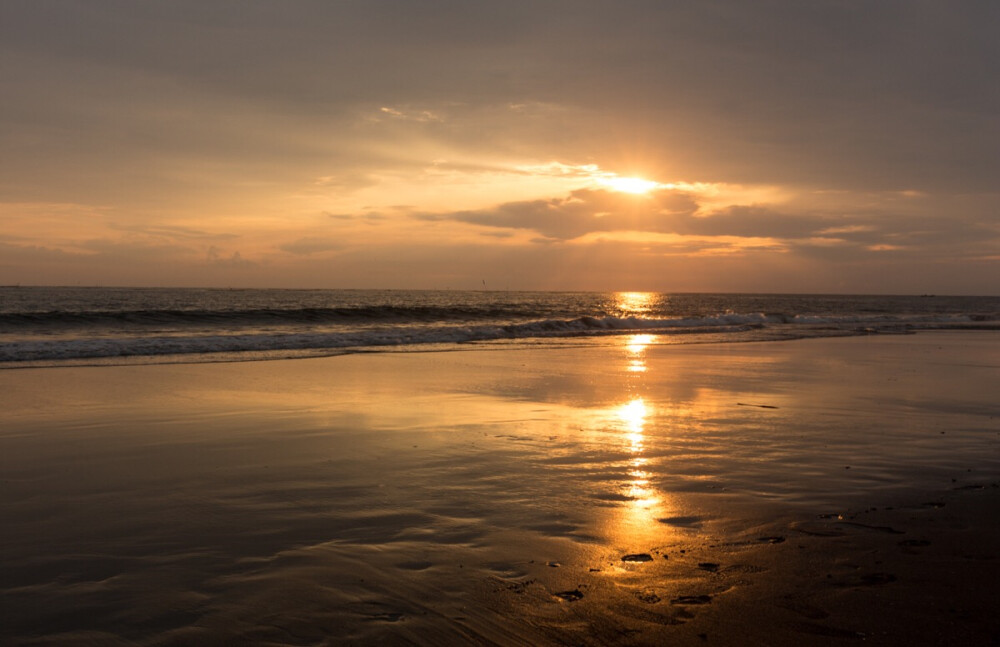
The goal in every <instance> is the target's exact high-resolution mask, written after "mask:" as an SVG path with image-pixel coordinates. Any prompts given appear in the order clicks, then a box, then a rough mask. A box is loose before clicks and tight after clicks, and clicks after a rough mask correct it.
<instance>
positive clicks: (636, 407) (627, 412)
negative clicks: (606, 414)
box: [618, 398, 647, 452]
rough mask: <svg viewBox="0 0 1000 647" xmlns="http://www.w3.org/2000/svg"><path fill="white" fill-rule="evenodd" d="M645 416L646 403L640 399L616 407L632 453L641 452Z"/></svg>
mask: <svg viewBox="0 0 1000 647" xmlns="http://www.w3.org/2000/svg"><path fill="white" fill-rule="evenodd" d="M646 414H647V411H646V403H645V402H644V401H643V400H642V398H636V399H635V400H632V401H631V402H626V403H625V404H623V405H621V406H620V407H618V418H619V419H620V420H621V421H622V423H623V426H624V427H625V430H626V431H627V432H628V439H629V441H630V443H631V450H632V452H638V451H641V450H642V430H643V427H644V426H645V425H646Z"/></svg>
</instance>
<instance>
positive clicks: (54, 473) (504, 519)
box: [0, 332, 1000, 645]
mask: <svg viewBox="0 0 1000 647" xmlns="http://www.w3.org/2000/svg"><path fill="white" fill-rule="evenodd" d="M651 341H655V340H652V339H649V338H648V337H647V336H633V337H623V338H621V339H617V338H616V339H611V340H608V341H602V342H601V343H600V344H597V345H594V344H593V342H592V341H591V342H587V345H585V344H583V343H580V344H575V343H568V342H564V343H561V344H560V347H558V348H521V349H510V348H503V349H499V350H475V351H469V352H451V353H402V354H400V353H396V354H374V355H357V356H346V357H337V358H328V359H311V360H294V361H277V362H258V363H244V364H217V365H207V364H202V365H171V366H129V367H112V368H107V367H103V368H71V369H58V370H35V369H29V370H11V371H3V372H0V405H2V410H3V411H4V414H3V425H2V429H0V486H2V488H0V513H2V519H3V524H2V525H0V550H2V565H3V568H2V572H0V643H2V644H4V645H136V644H138V645H216V644H260V645H340V644H390V645H392V644H425V645H442V644H503V645H507V644H512V645H513V644H552V645H564V644H570V645H576V644H583V645H602V644H607V645H657V644H679V645H700V644H708V645H803V644H809V645H841V644H862V643H863V644H871V645H991V644H1000V622H998V620H997V617H996V612H995V608H996V601H997V600H998V599H1000V596H998V593H1000V591H998V584H997V583H998V581H1000V555H998V552H1000V488H998V483H1000V405H998V401H997V398H996V393H997V392H998V391H997V386H998V385H1000V358H998V348H1000V333H996V332H949V333H940V334H938V333H927V334H920V335H909V336H891V337H881V336H879V337H869V338H850V339H820V340H808V341H799V342H779V343H755V344H728V345H727V344H706V345H697V346H674V347H668V346H657V345H655V343H654V344H651V343H650V342H651Z"/></svg>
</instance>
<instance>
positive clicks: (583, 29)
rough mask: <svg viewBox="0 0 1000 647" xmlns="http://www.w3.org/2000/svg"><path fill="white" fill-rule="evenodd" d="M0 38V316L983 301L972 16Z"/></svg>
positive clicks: (541, 13)
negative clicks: (836, 298)
mask: <svg viewBox="0 0 1000 647" xmlns="http://www.w3.org/2000/svg"><path fill="white" fill-rule="evenodd" d="M672 4H673V3H661V2H616V3H612V2H593V1H591V0H581V2H579V3H577V4H574V10H573V12H572V14H567V13H565V11H564V9H565V4H564V3H557V2H530V3H528V2H523V3H522V2H505V3H491V4H486V3H468V2H457V1H455V2H420V3H412V2H397V1H393V2H390V1H384V2H383V1H375V2H343V3H328V2H318V1H317V2H311V1H304V2H297V3H293V4H288V3H283V2H277V1H271V0H267V1H265V0H261V1H256V2H242V1H240V2H236V1H233V0H227V1H219V0H216V1H208V2H204V1H203V2H191V1H188V0H176V1H174V2H170V3H133V2H124V1H118V0H88V1H86V2H83V1H72V0H56V1H53V2H46V3H4V4H3V5H2V6H0V61H2V63H0V82H2V83H3V87H4V88H5V91H4V101H3V102H2V103H0V141H2V150H3V153H4V154H3V155H2V156H0V284H14V283H20V284H24V285H28V284H70V285H75V284H101V285H178V286H185V285H189V286H202V285H206V286H253V287H385V288H394V287H398V288H476V287H479V286H481V282H482V281H483V280H486V281H488V283H489V284H490V285H492V286H496V287H508V288H510V289H638V290H664V291H756V292H892V293H927V292H935V293H959V294H962V293H964V294H996V293H997V289H998V287H997V286H998V285H1000V268H998V261H1000V244H998V241H1000V193H998V189H997V187H996V178H997V177H1000V130H998V128H997V123H998V122H997V119H996V115H997V114H1000V94H998V92H997V89H996V88H997V84H996V78H997V72H998V70H997V63H998V61H1000V46H998V45H997V39H995V37H994V35H993V33H992V32H993V26H995V25H996V24H1000V20H998V19H1000V10H998V9H997V8H996V5H993V4H988V3H979V2H964V1H959V2H955V3H948V4H947V5H945V4H944V3H940V4H937V3H912V2H902V1H898V2H894V1H887V2H879V3H868V4H862V5H852V6H847V5H844V4H843V3H836V2H815V3H801V2H797V1H792V0H786V1H783V2H769V3H765V4H763V5H761V4H758V3H745V2H737V1H736V0H720V1H718V2H711V3H691V6H689V7H686V8H677V7H675V6H669V5H672Z"/></svg>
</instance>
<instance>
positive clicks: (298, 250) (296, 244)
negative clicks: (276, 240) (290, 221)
mask: <svg viewBox="0 0 1000 647" xmlns="http://www.w3.org/2000/svg"><path fill="white" fill-rule="evenodd" d="M343 248H344V243H343V242H338V241H335V240H331V239H329V238H314V237H309V238H299V239H298V240H294V241H292V242H290V243H285V244H284V245H279V246H278V249H281V250H283V251H286V252H288V253H290V254H300V255H309V254H317V253H320V252H330V251H335V250H339V249H343Z"/></svg>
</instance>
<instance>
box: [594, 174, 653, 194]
mask: <svg viewBox="0 0 1000 647" xmlns="http://www.w3.org/2000/svg"><path fill="white" fill-rule="evenodd" d="M598 182H599V183H600V184H603V185H604V186H606V187H608V188H609V189H611V190H612V191H620V192H622V193H632V194H635V195H638V194H642V193H649V192H650V191H652V190H653V189H655V188H657V187H659V186H660V183H659V182H653V181H652V180H644V179H643V178H641V177H617V176H613V177H605V178H600V179H599V180H598Z"/></svg>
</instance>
